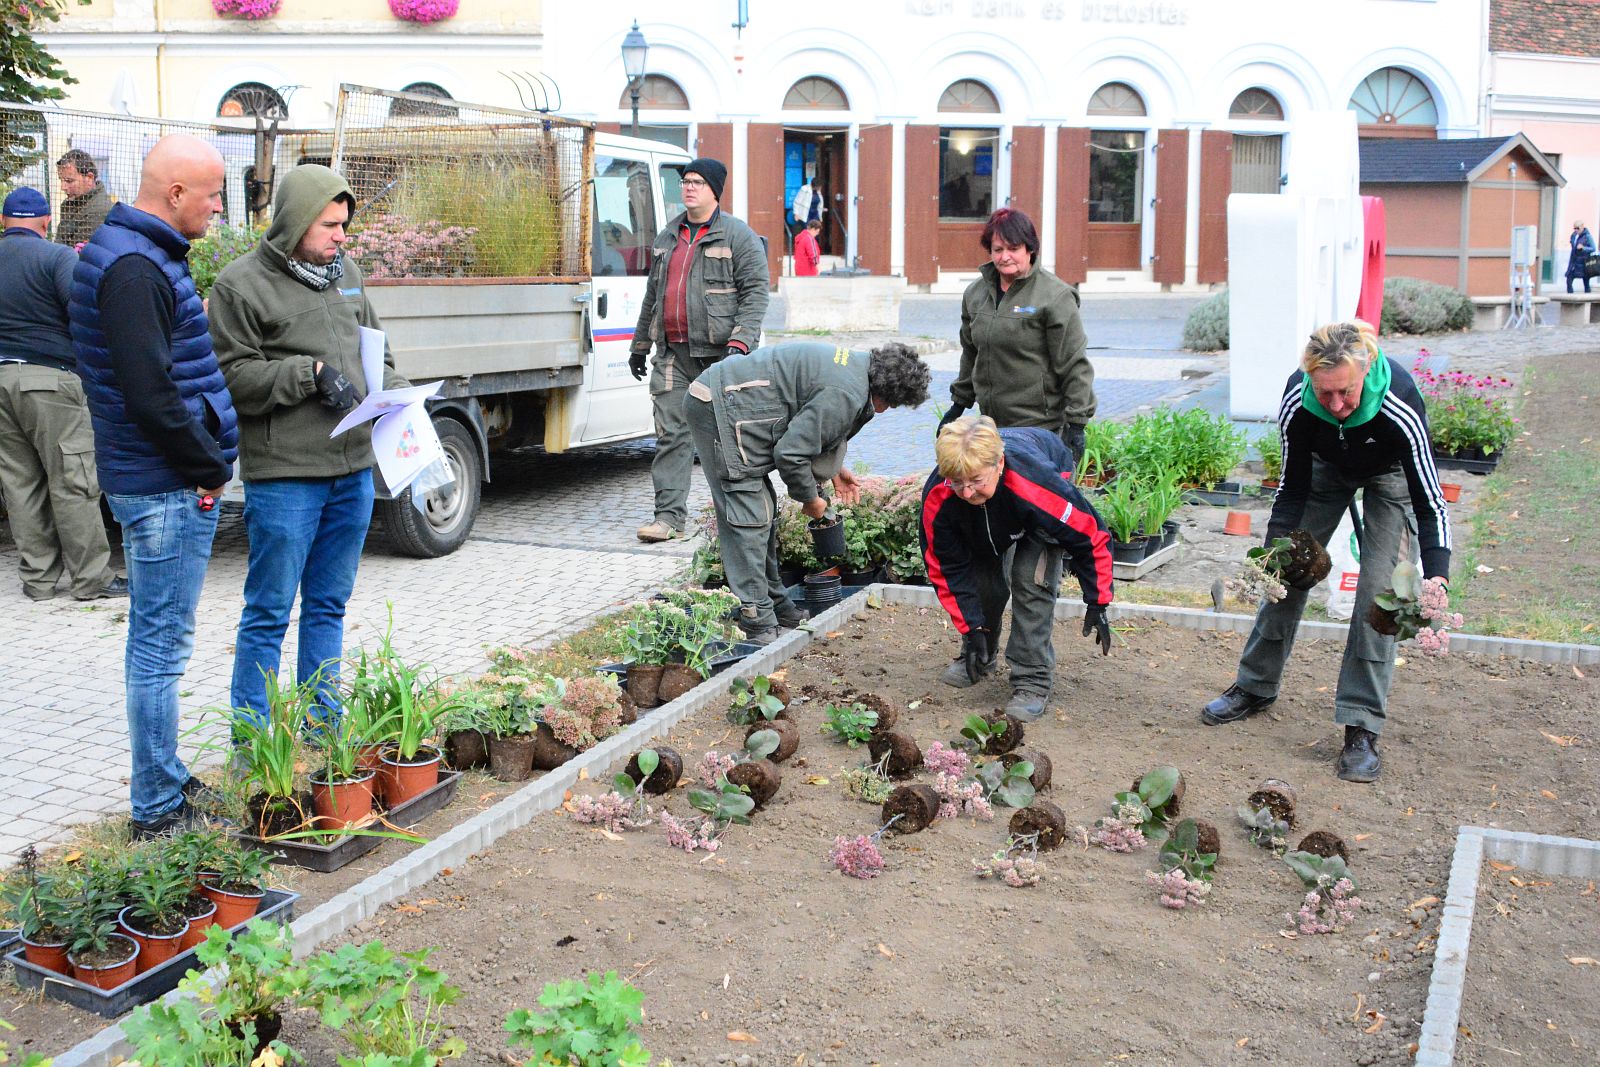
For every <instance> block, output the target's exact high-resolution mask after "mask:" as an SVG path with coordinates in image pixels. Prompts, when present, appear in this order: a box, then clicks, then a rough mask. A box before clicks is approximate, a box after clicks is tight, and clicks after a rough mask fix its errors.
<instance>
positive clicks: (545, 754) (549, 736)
mask: <svg viewBox="0 0 1600 1067" xmlns="http://www.w3.org/2000/svg"><path fill="white" fill-rule="evenodd" d="M577 754H578V750H577V749H575V748H573V747H572V746H571V745H563V744H562V743H561V742H560V741H557V740H556V735H555V734H554V733H553V732H552V731H551V729H550V726H549V724H548V723H540V724H539V728H538V729H537V730H535V731H534V732H533V769H534V770H536V771H553V770H555V769H556V768H557V767H559V766H561V765H562V764H563V763H565V762H567V760H569V759H571V758H572V757H573V756H576V755H577Z"/></svg>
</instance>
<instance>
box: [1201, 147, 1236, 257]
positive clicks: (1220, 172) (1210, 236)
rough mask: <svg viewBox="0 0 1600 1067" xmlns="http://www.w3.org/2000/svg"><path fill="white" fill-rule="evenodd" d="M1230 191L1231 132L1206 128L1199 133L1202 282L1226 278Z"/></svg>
mask: <svg viewBox="0 0 1600 1067" xmlns="http://www.w3.org/2000/svg"><path fill="white" fill-rule="evenodd" d="M1231 192H1233V134H1231V133H1228V132H1227V131H1225V130H1205V131H1203V132H1202V133H1201V134H1200V264H1199V269H1198V270H1197V272H1196V274H1195V280H1196V281H1198V282H1199V283H1200V284H1201V285H1210V284H1212V283H1214V282H1225V281H1227V280H1228V194H1229V193H1231Z"/></svg>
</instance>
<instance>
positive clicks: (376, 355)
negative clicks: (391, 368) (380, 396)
mask: <svg viewBox="0 0 1600 1067" xmlns="http://www.w3.org/2000/svg"><path fill="white" fill-rule="evenodd" d="M357 328H358V329H359V330H360V331H361V373H362V374H363V375H365V376H366V379H367V392H368V393H369V394H371V393H381V392H383V331H382V330H374V329H372V328H371V327H370V326H361V327H357Z"/></svg>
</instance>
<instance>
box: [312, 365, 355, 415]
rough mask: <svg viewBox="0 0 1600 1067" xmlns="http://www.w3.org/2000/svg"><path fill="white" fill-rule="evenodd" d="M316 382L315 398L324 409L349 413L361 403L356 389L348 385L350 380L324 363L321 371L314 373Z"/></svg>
mask: <svg viewBox="0 0 1600 1067" xmlns="http://www.w3.org/2000/svg"><path fill="white" fill-rule="evenodd" d="M316 381H317V397H318V399H319V400H321V401H322V406H323V407H325V408H332V409H333V410H334V411H349V410H350V409H351V408H353V407H355V406H356V405H357V404H358V403H360V402H361V397H360V396H359V395H357V393H356V387H355V386H353V385H351V384H350V379H349V378H346V377H345V376H344V375H342V374H340V373H339V371H338V370H337V369H336V368H334V367H333V366H331V365H330V364H327V363H324V364H323V365H322V369H320V370H318V371H317V372H316Z"/></svg>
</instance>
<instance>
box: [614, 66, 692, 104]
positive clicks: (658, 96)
mask: <svg viewBox="0 0 1600 1067" xmlns="http://www.w3.org/2000/svg"><path fill="white" fill-rule="evenodd" d="M617 106H618V107H620V108H622V109H623V110H627V109H628V108H630V107H632V106H633V90H631V89H623V90H622V96H621V97H620V98H618V100H617ZM639 110H640V111H688V110H689V94H688V93H686V92H684V91H683V86H681V85H679V84H678V83H677V82H675V81H673V80H672V79H671V78H669V77H667V76H666V75H665V74H646V75H645V76H644V79H643V80H642V81H641V82H640V83H639Z"/></svg>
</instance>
